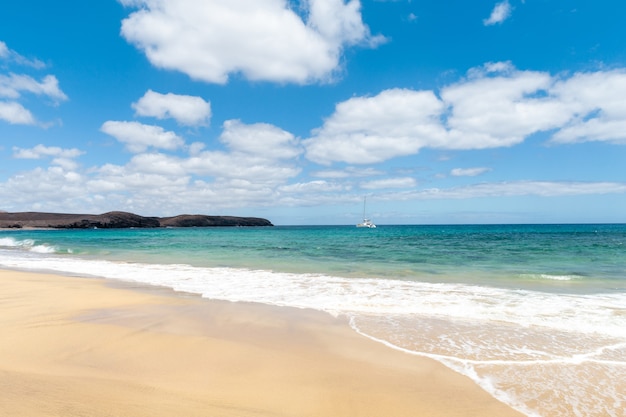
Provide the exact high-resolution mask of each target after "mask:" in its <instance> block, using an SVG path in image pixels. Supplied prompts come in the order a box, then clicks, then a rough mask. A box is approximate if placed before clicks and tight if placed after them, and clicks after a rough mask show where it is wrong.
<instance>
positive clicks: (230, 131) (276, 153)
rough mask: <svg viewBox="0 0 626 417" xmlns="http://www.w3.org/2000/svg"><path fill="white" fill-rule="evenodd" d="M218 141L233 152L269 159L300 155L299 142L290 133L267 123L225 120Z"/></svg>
mask: <svg viewBox="0 0 626 417" xmlns="http://www.w3.org/2000/svg"><path fill="white" fill-rule="evenodd" d="M220 140H221V141H222V142H223V143H224V144H226V145H227V146H228V147H229V148H230V149H231V150H233V151H235V152H243V153H250V154H254V155H256V156H263V157H267V158H270V159H290V158H296V157H297V156H298V155H300V154H301V153H302V149H301V147H300V144H299V140H298V139H297V138H296V137H295V136H294V135H293V134H291V133H289V132H287V131H285V130H282V129H280V128H278V127H276V126H273V125H270V124H267V123H255V124H244V123H242V122H241V121H239V120H227V121H225V122H224V125H223V132H222V135H221V136H220Z"/></svg>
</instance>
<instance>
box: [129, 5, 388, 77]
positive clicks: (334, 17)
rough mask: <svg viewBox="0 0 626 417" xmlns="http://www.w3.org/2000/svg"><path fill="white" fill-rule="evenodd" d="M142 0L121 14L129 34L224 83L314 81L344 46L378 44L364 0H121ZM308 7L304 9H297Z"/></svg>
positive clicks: (153, 58)
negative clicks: (295, 2)
mask: <svg viewBox="0 0 626 417" xmlns="http://www.w3.org/2000/svg"><path fill="white" fill-rule="evenodd" d="M122 3H123V4H124V5H126V6H128V7H134V8H139V10H138V11H135V12H133V13H131V14H130V15H129V16H128V18H126V19H124V20H123V22H122V30H121V34H122V36H123V37H124V38H125V39H126V40H127V41H129V42H130V43H132V44H134V45H135V46H136V47H137V48H139V49H140V50H142V51H143V52H144V53H145V54H146V56H147V58H148V60H149V61H150V62H151V63H152V64H153V65H155V66H157V67H160V68H165V69H170V70H176V71H181V72H183V73H185V74H187V75H189V76H190V77H192V78H194V79H198V80H202V81H207V82H211V83H219V84H224V83H226V82H227V81H228V78H229V76H230V75H231V74H233V73H234V74H241V75H243V76H244V77H246V78H248V79H250V80H263V81H272V82H292V83H299V84H302V83H309V82H317V81H325V80H328V79H329V78H330V77H332V75H333V73H334V72H335V71H337V69H338V68H339V65H340V58H341V54H342V51H343V50H344V49H345V48H346V47H348V46H351V45H355V44H366V45H369V46H375V45H377V44H378V43H380V42H382V41H383V40H384V38H382V37H375V36H372V35H371V34H370V32H369V29H368V27H367V26H366V25H365V24H364V23H363V21H362V18H361V13H360V7H361V5H360V2H359V1H358V0H349V1H347V2H345V1H344V0H308V1H301V2H300V4H299V7H300V8H301V9H299V10H294V9H292V8H291V7H290V6H291V5H290V2H285V1H284V0H255V1H250V0H229V1H219V0H211V1H207V0H178V1H176V2H171V1H166V0H122ZM298 12H301V13H298Z"/></svg>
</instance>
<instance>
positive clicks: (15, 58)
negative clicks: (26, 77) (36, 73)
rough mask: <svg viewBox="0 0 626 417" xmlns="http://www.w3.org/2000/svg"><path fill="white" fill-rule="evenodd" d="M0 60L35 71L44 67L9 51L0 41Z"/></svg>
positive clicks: (41, 63) (35, 60)
mask: <svg viewBox="0 0 626 417" xmlns="http://www.w3.org/2000/svg"><path fill="white" fill-rule="evenodd" d="M0 59H4V60H8V61H10V62H14V63H16V64H18V65H24V66H27V67H32V68H36V69H41V68H44V67H45V66H46V65H45V64H44V63H43V62H41V61H40V60H38V59H28V58H25V57H23V56H22V55H20V54H18V53H17V52H15V51H13V50H11V49H9V47H8V46H7V44H6V43H4V42H2V41H0Z"/></svg>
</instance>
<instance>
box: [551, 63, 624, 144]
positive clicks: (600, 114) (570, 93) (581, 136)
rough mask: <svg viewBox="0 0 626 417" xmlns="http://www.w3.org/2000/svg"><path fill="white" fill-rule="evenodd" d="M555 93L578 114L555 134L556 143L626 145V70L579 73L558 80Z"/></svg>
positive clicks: (554, 140)
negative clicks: (592, 142)
mask: <svg viewBox="0 0 626 417" xmlns="http://www.w3.org/2000/svg"><path fill="white" fill-rule="evenodd" d="M554 92H555V94H557V95H558V96H559V97H560V98H561V100H562V101H564V102H566V103H569V104H570V106H571V107H572V108H574V109H575V110H576V113H575V117H574V118H573V119H572V120H571V122H570V123H568V124H567V125H565V126H564V127H563V128H562V129H560V130H559V131H558V132H556V133H555V134H554V136H553V138H552V142H553V143H575V142H586V141H606V142H612V143H617V144H626V102H625V101H624V97H625V95H624V94H626V70H624V69H619V70H613V71H608V72H596V73H578V74H575V75H574V76H572V77H571V78H569V79H565V80H561V81H559V82H557V83H556V85H555V86H554Z"/></svg>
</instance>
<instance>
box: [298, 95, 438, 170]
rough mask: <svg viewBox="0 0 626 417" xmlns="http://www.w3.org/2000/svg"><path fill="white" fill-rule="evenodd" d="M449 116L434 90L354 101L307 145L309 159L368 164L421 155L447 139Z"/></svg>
mask: <svg viewBox="0 0 626 417" xmlns="http://www.w3.org/2000/svg"><path fill="white" fill-rule="evenodd" d="M443 111H444V103H442V102H441V101H440V100H439V99H438V98H437V97H436V96H435V94H434V93H433V92H432V91H413V90H406V89H392V90H386V91H383V92H381V93H380V94H378V95H376V96H374V97H355V98H351V99H349V100H347V101H344V102H342V103H339V104H338V105H337V106H336V108H335V113H334V114H333V115H332V116H330V117H329V118H328V119H327V120H326V122H325V123H324V125H323V126H322V127H321V128H319V129H317V130H315V131H314V132H313V133H314V136H313V138H311V139H307V140H305V141H304V144H305V146H306V148H307V158H309V159H311V160H312V161H315V162H318V163H322V164H328V163H330V162H332V161H345V162H347V163H351V164H367V163H376V162H381V161H384V160H387V159H390V158H393V157H397V156H402V155H410V154H414V153H417V152H418V151H419V150H420V149H421V148H422V147H424V146H428V145H430V144H432V140H433V138H442V137H443V136H444V133H445V131H444V129H443V127H442V126H441V123H440V120H439V118H440V116H441V113H442V112H443Z"/></svg>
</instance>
